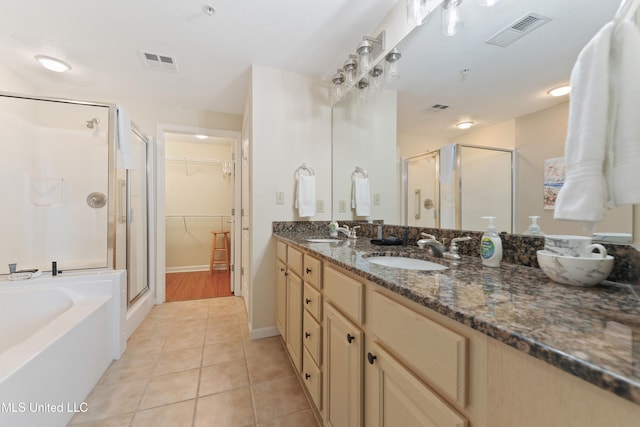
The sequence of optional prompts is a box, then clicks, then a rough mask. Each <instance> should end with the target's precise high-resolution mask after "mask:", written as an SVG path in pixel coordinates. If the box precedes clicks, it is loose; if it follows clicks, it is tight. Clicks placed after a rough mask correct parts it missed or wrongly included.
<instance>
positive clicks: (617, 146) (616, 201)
mask: <svg viewBox="0 0 640 427" xmlns="http://www.w3.org/2000/svg"><path fill="white" fill-rule="evenodd" d="M611 58H612V61H611V70H610V73H611V85H610V86H611V92H610V93H611V98H612V99H611V101H610V103H609V105H610V107H611V111H610V117H611V121H610V126H611V134H610V143H609V147H608V148H609V150H608V152H607V164H606V166H605V176H606V178H607V188H608V191H609V200H608V206H609V207H614V206H618V205H625V204H637V203H640V167H639V165H640V119H639V118H640V32H638V27H637V26H636V24H635V23H634V22H631V21H629V20H623V21H622V22H620V23H619V24H618V27H617V28H616V30H615V31H614V32H613V36H612V43H611Z"/></svg>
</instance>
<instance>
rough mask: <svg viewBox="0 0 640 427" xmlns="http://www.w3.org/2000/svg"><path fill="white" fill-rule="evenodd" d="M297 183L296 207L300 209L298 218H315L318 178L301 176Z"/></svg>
mask: <svg viewBox="0 0 640 427" xmlns="http://www.w3.org/2000/svg"><path fill="white" fill-rule="evenodd" d="M297 182H298V188H297V191H296V202H295V207H296V208H297V209H298V216H300V217H309V216H314V215H315V214H316V177H315V175H300V176H298V181H297Z"/></svg>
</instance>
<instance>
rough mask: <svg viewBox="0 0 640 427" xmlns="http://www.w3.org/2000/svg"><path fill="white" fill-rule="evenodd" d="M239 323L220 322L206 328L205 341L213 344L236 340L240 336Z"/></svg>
mask: <svg viewBox="0 0 640 427" xmlns="http://www.w3.org/2000/svg"><path fill="white" fill-rule="evenodd" d="M241 334H242V332H241V331H240V324H239V323H238V322H230V323H220V324H218V325H216V326H215V327H212V328H207V334H206V340H205V343H206V344H207V345H209V344H215V343H219V342H228V341H236V340H237V339H238V337H240V336H241Z"/></svg>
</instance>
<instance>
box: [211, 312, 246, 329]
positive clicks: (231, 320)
mask: <svg viewBox="0 0 640 427" xmlns="http://www.w3.org/2000/svg"><path fill="white" fill-rule="evenodd" d="M221 324H236V325H240V319H239V317H238V316H237V315H235V314H221V315H220V316H211V317H209V318H208V319H207V328H215V327H217V326H219V325H221Z"/></svg>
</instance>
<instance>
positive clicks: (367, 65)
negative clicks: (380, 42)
mask: <svg viewBox="0 0 640 427" xmlns="http://www.w3.org/2000/svg"><path fill="white" fill-rule="evenodd" d="M372 50H373V45H372V44H371V42H370V41H369V40H363V41H362V43H360V45H359V46H358V49H357V50H356V52H357V53H358V59H359V61H360V69H361V70H362V71H364V72H367V71H369V70H370V69H371V66H372V64H371V51H372Z"/></svg>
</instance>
